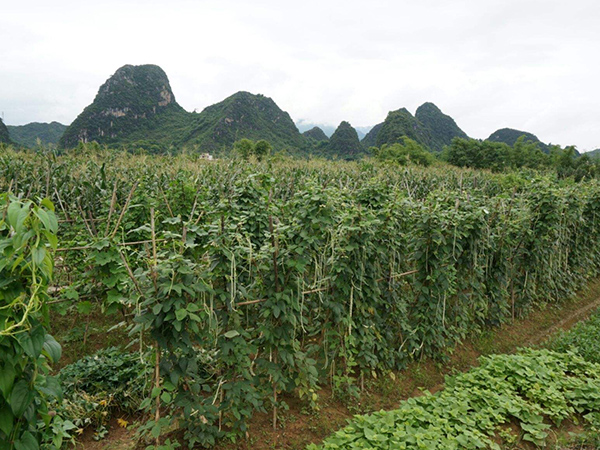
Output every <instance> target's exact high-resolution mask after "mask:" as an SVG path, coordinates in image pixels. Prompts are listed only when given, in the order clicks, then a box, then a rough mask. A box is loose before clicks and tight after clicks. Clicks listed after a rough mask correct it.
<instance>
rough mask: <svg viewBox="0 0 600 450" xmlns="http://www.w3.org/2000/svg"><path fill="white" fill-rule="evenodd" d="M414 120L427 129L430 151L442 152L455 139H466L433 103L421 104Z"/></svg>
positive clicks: (452, 121)
mask: <svg viewBox="0 0 600 450" xmlns="http://www.w3.org/2000/svg"><path fill="white" fill-rule="evenodd" d="M415 118H416V119H417V120H418V121H419V122H421V123H422V124H423V125H425V127H426V128H427V129H429V133H430V135H431V145H430V147H431V149H432V150H435V151H442V150H443V149H444V146H446V145H450V143H451V142H452V139H454V138H455V137H460V138H466V137H468V136H467V133H465V132H464V131H463V130H461V129H460V128H459V126H458V125H457V124H456V122H455V121H454V119H453V118H452V117H450V116H448V115H446V114H444V113H443V112H442V111H441V110H440V109H439V108H438V107H437V106H435V105H434V104H433V103H429V102H428V103H423V104H422V105H421V106H419V108H417V112H416V113H415Z"/></svg>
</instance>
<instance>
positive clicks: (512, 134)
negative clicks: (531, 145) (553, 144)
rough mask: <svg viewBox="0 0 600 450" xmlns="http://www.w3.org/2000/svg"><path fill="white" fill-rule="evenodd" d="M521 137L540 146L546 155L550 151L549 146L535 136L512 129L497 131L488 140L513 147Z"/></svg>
mask: <svg viewBox="0 0 600 450" xmlns="http://www.w3.org/2000/svg"><path fill="white" fill-rule="evenodd" d="M521 136H525V140H526V141H531V142H535V143H536V144H538V145H539V147H540V149H541V150H542V151H543V152H544V153H548V152H549V151H550V148H549V146H548V145H547V144H544V143H543V142H541V141H540V140H539V139H538V137H537V136H536V135H535V134H531V133H528V132H526V131H519V130H515V129H512V128H501V129H500V130H496V131H494V132H493V133H492V134H491V135H490V137H489V138H487V140H488V141H492V142H504V143H505V144H508V145H510V146H511V147H512V146H513V145H515V142H517V139H519V138H520V137H521Z"/></svg>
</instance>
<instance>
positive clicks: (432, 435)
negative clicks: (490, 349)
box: [308, 350, 600, 450]
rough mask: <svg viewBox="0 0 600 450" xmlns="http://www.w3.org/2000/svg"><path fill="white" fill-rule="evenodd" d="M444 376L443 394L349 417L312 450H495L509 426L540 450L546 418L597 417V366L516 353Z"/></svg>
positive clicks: (527, 352)
mask: <svg viewBox="0 0 600 450" xmlns="http://www.w3.org/2000/svg"><path fill="white" fill-rule="evenodd" d="M480 362H481V365H480V366H479V367H477V368H474V369H471V370H470V371H468V372H466V373H464V374H460V375H457V376H454V377H449V378H446V386H445V389H444V390H443V391H441V392H438V393H436V394H434V395H430V394H427V395H424V396H422V397H416V398H411V399H408V400H406V401H404V402H402V403H401V405H400V407H399V408H398V409H396V410H393V411H388V412H384V411H381V412H378V413H375V414H372V415H368V416H356V417H355V418H354V420H353V421H352V422H351V423H350V424H349V425H348V426H347V427H346V428H344V429H342V430H340V431H338V432H336V433H335V434H334V435H333V436H331V437H329V438H328V439H326V440H325V442H324V443H323V445H322V446H316V445H310V446H309V447H308V450H317V449H324V450H325V449H338V450H343V449H357V450H358V449H367V448H368V449H373V450H376V449H390V448H402V449H421V448H428V449H440V450H442V449H465V450H468V449H473V450H474V449H480V448H492V449H500V446H499V445H498V443H497V442H496V439H495V438H496V436H497V435H499V436H505V437H506V436H507V435H506V433H500V431H501V430H502V428H500V427H501V426H502V425H504V424H508V423H509V422H510V421H511V420H515V421H516V422H517V423H518V424H519V425H520V428H521V438H522V439H523V440H524V441H529V442H532V443H535V444H538V445H542V444H543V443H544V441H545V439H546V437H547V436H548V429H549V428H550V425H549V424H547V423H545V420H546V419H548V420H550V421H552V422H553V423H554V424H557V425H559V424H560V423H561V422H562V421H564V420H565V419H568V418H573V417H574V416H575V415H576V414H582V415H584V417H586V418H589V419H590V420H591V419H592V418H593V414H592V413H598V412H599V411H600V365H597V364H593V363H589V362H586V361H585V360H583V359H582V358H581V357H578V356H575V355H573V354H561V353H554V352H551V351H548V350H523V351H522V352H521V353H519V354H517V355H494V356H490V357H485V358H481V360H480Z"/></svg>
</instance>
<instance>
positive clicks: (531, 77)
mask: <svg viewBox="0 0 600 450" xmlns="http://www.w3.org/2000/svg"><path fill="white" fill-rule="evenodd" d="M599 24H600V1H598V0H570V1H564V0H560V1H556V0H543V1H541V0H537V1H536V0H519V1H514V0H420V1H415V0H411V1H405V0H385V1H383V0H369V1H353V0H345V1H337V0H334V1H329V0H320V1H313V0H304V1H302V2H298V1H294V2H291V1H285V0H279V1H273V0H252V1H241V0H218V1H202V0H196V1H186V0H171V1H169V2H166V1H155V0H119V1H116V0H102V1H99V0H95V1H87V0H78V1H67V0H54V1H52V2H49V1H47V0H43V1H39V0H38V1H30V0H20V1H18V2H17V1H8V0H0V42H1V45H0V114H3V117H4V121H5V123H6V124H8V125H22V124H26V123H29V122H34V121H38V122H50V121H54V120H56V121H59V122H61V123H64V124H69V123H70V122H72V121H73V120H74V119H75V117H77V115H78V114H79V113H80V112H81V111H82V110H83V108H85V107H86V106H87V105H89V104H90V103H91V102H92V101H93V99H94V97H95V95H96V93H97V92H98V88H99V87H100V85H101V84H102V83H104V81H106V79H108V78H109V77H110V76H111V75H112V74H113V73H114V72H115V71H116V70H117V69H118V68H119V67H121V66H123V65H125V64H157V65H159V66H160V67H162V68H163V69H164V71H165V72H166V73H167V75H168V77H169V80H170V83H171V87H172V89H173V92H174V94H175V97H176V99H177V101H178V102H179V104H181V106H183V107H184V108H185V109H187V110H188V111H193V110H197V111H201V110H202V109H203V108H205V107H206V106H209V105H211V104H214V103H217V102H219V101H221V100H223V99H224V98H226V97H228V96H229V95H231V94H233V93H235V92H237V91H241V90H243V91H249V92H252V93H255V94H259V93H260V94H264V95H266V96H268V97H271V98H273V100H274V101H275V102H276V103H277V104H278V105H279V107H281V108H282V109H283V110H285V111H287V112H288V113H289V114H290V115H291V117H292V119H294V121H296V122H297V123H318V124H325V125H333V126H335V125H337V124H339V123H340V122H341V121H342V120H346V121H349V122H350V123H351V124H352V125H354V126H369V125H375V124H377V123H380V122H382V121H383V120H384V119H385V117H386V115H387V113H388V111H391V110H396V109H399V108H401V107H406V108H407V109H408V110H409V111H411V112H413V113H414V112H415V110H416V108H417V107H418V106H419V105H421V104H422V103H424V102H426V101H430V102H433V103H435V104H436V105H437V106H438V107H439V108H440V109H441V110H442V111H443V112H444V113H446V114H448V115H450V116H452V117H453V118H454V119H455V120H456V122H457V123H458V125H459V126H460V127H461V128H462V129H463V130H464V131H465V132H466V133H467V134H468V135H469V136H471V137H475V138H481V139H483V138H486V137H488V136H489V135H490V134H491V133H492V132H494V131H495V130H496V129H499V128H504V127H510V128H516V129H519V130H524V131H529V132H532V133H534V134H536V135H537V136H538V137H539V138H540V139H541V140H542V141H544V142H550V143H553V144H560V145H563V146H565V145H576V146H577V148H578V149H579V150H580V151H587V150H593V149H595V148H600V88H599V83H600V57H599V56H600V25H599Z"/></svg>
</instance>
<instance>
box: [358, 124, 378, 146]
mask: <svg viewBox="0 0 600 450" xmlns="http://www.w3.org/2000/svg"><path fill="white" fill-rule="evenodd" d="M381 127H383V122H381V123H378V124H377V125H375V126H374V127H373V128H371V131H369V132H368V133H367V134H366V135H365V137H364V138H362V140H361V141H360V143H361V144H362V146H363V148H364V149H365V150H368V149H369V148H370V147H375V146H377V135H378V134H379V131H380V130H381Z"/></svg>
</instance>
